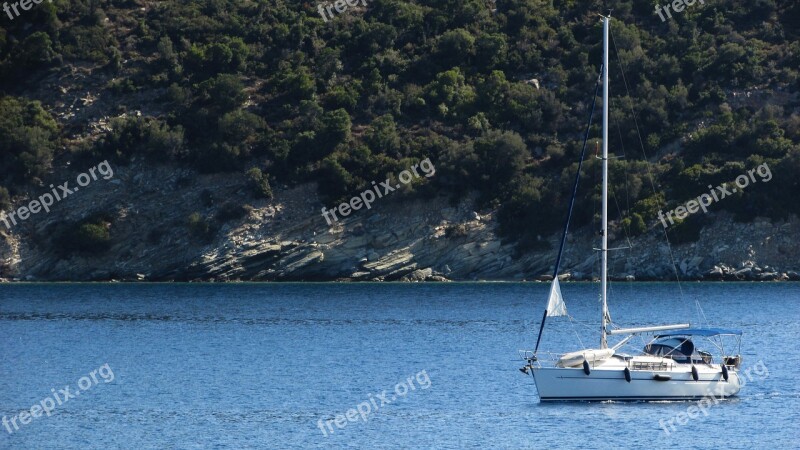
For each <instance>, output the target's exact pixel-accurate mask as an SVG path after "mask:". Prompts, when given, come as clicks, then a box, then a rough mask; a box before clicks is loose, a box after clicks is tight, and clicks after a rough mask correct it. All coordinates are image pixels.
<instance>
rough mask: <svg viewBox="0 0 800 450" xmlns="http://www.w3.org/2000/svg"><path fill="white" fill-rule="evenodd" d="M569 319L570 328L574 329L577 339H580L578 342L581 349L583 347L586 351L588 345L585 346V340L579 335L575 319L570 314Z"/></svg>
mask: <svg viewBox="0 0 800 450" xmlns="http://www.w3.org/2000/svg"><path fill="white" fill-rule="evenodd" d="M567 317H568V318H569V324H570V327H571V328H572V332H573V333H575V337H577V338H578V342H579V343H580V344H581V347H583V349H584V350H586V345H584V343H583V339H581V335H580V334H578V331H577V330H576V329H575V318H574V317H572V316H571V315H569V314H567Z"/></svg>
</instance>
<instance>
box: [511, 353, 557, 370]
mask: <svg viewBox="0 0 800 450" xmlns="http://www.w3.org/2000/svg"><path fill="white" fill-rule="evenodd" d="M518 351H519V356H520V358H522V359H523V360H525V361H528V362H529V363H531V364H533V363H536V365H537V366H538V367H541V365H542V364H541V361H542V360H545V361H552V362H553V363H556V362H558V359H559V358H561V356H562V355H561V354H558V353H552V352H538V353H536V354H535V355H534V353H533V351H532V350H518Z"/></svg>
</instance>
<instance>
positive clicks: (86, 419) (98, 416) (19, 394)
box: [0, 282, 800, 449]
mask: <svg viewBox="0 0 800 450" xmlns="http://www.w3.org/2000/svg"><path fill="white" fill-rule="evenodd" d="M548 288H549V285H548V284H547V283H534V282H528V283H500V282H498V283H420V284H407V283H406V284H394V283H229V284H219V283H217V284H215V283H206V284H200V283H187V284H172V283H170V284H166V283H165V284H147V283H131V284H127V283H87V284H81V283H77V284H76V283H64V284H61V283H56V284H37V283H12V284H3V285H0V416H2V421H3V422H2V425H0V449H51V448H53V449H224V448H232V449H273V448H277V449H279V448H299V449H308V448H423V449H469V448H476V449H478V448H480V449H485V448H513V449H527V448H531V449H562V448H564V449H568V448H581V449H584V448H614V449H618V448H623V449H627V448H647V449H652V448H690V449H694V448H697V449H711V448H737V449H738V448H748V449H753V448H781V449H791V448H800V440H798V436H800V383H798V379H800V352H795V351H794V350H791V346H792V345H794V343H795V340H796V339H798V337H800V284H797V283H682V284H677V283H641V282H623V283H612V284H611V289H610V291H609V310H610V313H611V317H612V320H613V323H614V324H615V325H617V326H622V327H627V326H640V325H641V326H646V325H657V324H669V323H681V322H690V323H691V324H692V326H694V327H702V326H712V327H723V328H729V329H735V330H741V331H742V335H741V339H740V340H739V339H737V337H736V336H729V337H726V338H725V339H724V340H723V344H722V345H723V346H724V347H723V348H724V350H725V351H727V352H728V353H736V352H738V353H739V354H741V355H742V366H741V371H742V375H743V377H744V379H745V385H744V387H743V388H742V390H741V392H740V393H739V395H738V396H737V397H735V398H732V399H725V400H721V401H717V402H706V403H704V404H703V405H701V406H702V407H700V406H698V404H697V402H657V403H643V402H642V403H635V402H634V403H625V402H599V403H552V404H551V403H547V404H543V403H540V402H539V399H538V397H537V392H536V386H535V384H534V382H533V379H532V377H531V376H530V375H525V374H523V373H522V372H521V371H520V370H519V368H520V367H522V366H523V365H524V362H523V360H522V359H521V357H520V352H521V351H523V352H524V350H530V349H532V348H533V346H534V344H535V341H536V336H537V333H538V331H539V322H540V319H541V316H542V312H543V309H544V307H545V303H546V298H547V293H548ZM561 289H562V292H563V295H564V298H565V301H566V304H567V311H568V313H569V317H557V318H552V319H549V320H548V321H547V323H546V326H545V328H544V332H543V333H542V343H541V348H540V353H542V354H545V352H555V353H558V352H567V351H574V350H578V349H581V348H587V347H588V348H592V347H596V346H597V345H598V344H599V340H600V336H599V330H600V318H601V315H600V310H601V308H600V300H599V285H598V284H597V283H562V285H561ZM616 339H618V338H616V337H612V338H611V339H610V341H611V343H614V342H616ZM646 343H647V342H646V339H644V338H636V339H634V340H632V341H630V342H629V343H628V344H627V345H626V346H625V347H624V348H625V351H626V352H629V353H635V352H638V351H641V349H642V347H643V346H644V345H645V344H646ZM714 344H715V342H709V341H707V340H706V339H705V338H698V339H696V340H695V345H696V347H697V348H698V349H701V350H702V349H706V350H715V347H714ZM717 344H718V343H717Z"/></svg>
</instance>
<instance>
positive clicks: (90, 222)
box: [55, 218, 111, 255]
mask: <svg viewBox="0 0 800 450" xmlns="http://www.w3.org/2000/svg"><path fill="white" fill-rule="evenodd" d="M110 228H111V222H109V221H107V220H105V219H98V218H91V219H86V220H83V221H81V222H77V223H73V224H69V225H66V226H65V227H63V228H61V230H60V231H58V232H56V233H55V243H56V245H55V247H56V251H57V252H59V253H62V254H72V253H76V254H90V255H93V254H99V253H103V252H105V251H106V250H108V249H109V247H111V232H110Z"/></svg>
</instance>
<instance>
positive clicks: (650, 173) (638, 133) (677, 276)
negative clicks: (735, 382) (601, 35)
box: [609, 30, 708, 324]
mask: <svg viewBox="0 0 800 450" xmlns="http://www.w3.org/2000/svg"><path fill="white" fill-rule="evenodd" d="M609 34H610V35H611V42H613V44H614V52H615V53H616V55H617V62H618V63H619V71H620V74H621V75H622V81H623V83H624V84H625V92H626V93H627V94H628V104H629V107H630V110H631V116H632V117H633V123H634V125H636V136H637V137H638V139H639V146H640V147H641V149H642V155H644V160H645V163H646V164H645V167H646V168H647V177H648V180H649V181H650V188H651V189H652V190H653V195H654V196H657V192H656V184H655V181H653V171H652V168H651V167H650V158H649V157H648V156H647V151H646V150H645V148H644V142H643V141H642V132H641V131H640V130H639V120H638V119H637V118H636V112H635V111H634V109H633V100H632V99H631V91H630V89H629V88H628V79H627V78H626V77H625V67H624V64H623V63H622V58H621V57H620V55H619V49H618V48H617V40H616V38H615V37H614V34H613V33H611V31H610V30H609ZM664 201H665V202H666V198H665V199H664ZM664 240H665V241H666V243H667V250H668V251H669V257H670V261H671V262H672V270H673V272H675V280H676V281H677V282H678V291H679V292H680V296H681V299H684V298H685V295H684V292H683V286H682V285H681V278H680V274H679V273H678V266H677V265H676V264H675V255H674V254H673V252H672V244H670V242H669V236H668V235H667V229H666V228H664ZM694 303H695V306H696V307H697V311H698V319H701V318H702V320H703V321H704V322H706V324H707V323H708V320H707V319H706V315H705V313H704V312H703V308H702V307H701V306H700V302H699V301H698V300H697V298H696V297H695V298H694Z"/></svg>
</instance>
